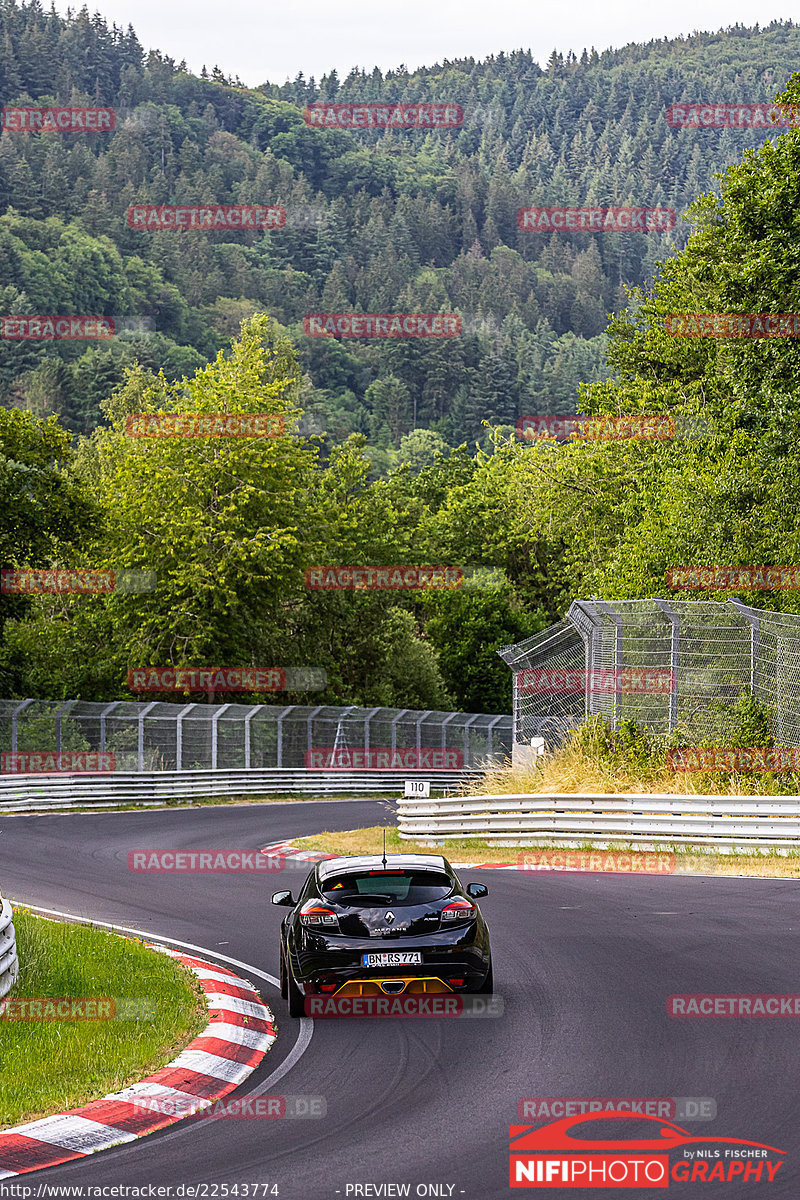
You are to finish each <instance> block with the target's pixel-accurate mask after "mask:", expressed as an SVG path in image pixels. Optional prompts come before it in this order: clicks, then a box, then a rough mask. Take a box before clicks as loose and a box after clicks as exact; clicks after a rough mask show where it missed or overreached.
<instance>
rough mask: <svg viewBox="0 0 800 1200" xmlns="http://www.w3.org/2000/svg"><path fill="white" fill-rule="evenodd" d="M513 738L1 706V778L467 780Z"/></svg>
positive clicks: (477, 725)
mask: <svg viewBox="0 0 800 1200" xmlns="http://www.w3.org/2000/svg"><path fill="white" fill-rule="evenodd" d="M511 733H512V722H511V717H510V716H509V715H506V714H499V715H496V714H494V715H493V714H485V713H457V712H437V711H433V710H427V711H418V710H413V709H404V708H359V707H357V706H355V705H349V706H347V707H332V706H329V705H317V706H301V705H286V706H280V705H269V704H254V705H247V704H205V703H195V704H170V703H167V702H164V701H154V702H151V703H138V702H135V701H128V700H116V701H111V702H109V703H100V702H98V703H95V702H90V701H83V700H65V701H56V700H33V699H29V700H0V752H2V759H1V760H0V761H1V762H2V767H1V768H0V770H1V771H2V773H3V774H27V773H36V772H44V773H47V772H48V770H49V771H51V772H57V773H59V774H68V773H82V772H84V771H99V772H101V773H102V772H103V771H112V770H113V771H114V772H124V773H128V774H130V773H145V772H162V771H163V772H170V771H172V772H174V771H184V772H185V771H231V770H241V769H243V770H263V769H269V768H277V769H282V770H293V771H296V770H298V769H302V770H315V771H326V770H332V771H336V770H339V771H344V770H348V769H349V770H355V771H359V770H364V771H367V770H371V769H372V770H378V771H397V772H399V773H403V772H407V771H421V772H425V771H428V772H441V771H442V770H446V771H459V770H472V769H476V768H478V767H480V766H481V765H482V764H483V763H484V762H486V761H488V760H500V759H504V758H506V757H509V756H510V754H511Z"/></svg>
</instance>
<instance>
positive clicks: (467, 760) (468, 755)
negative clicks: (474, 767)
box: [461, 713, 481, 767]
mask: <svg viewBox="0 0 800 1200" xmlns="http://www.w3.org/2000/svg"><path fill="white" fill-rule="evenodd" d="M480 715H481V714H480V713H475V714H474V715H473V716H471V717H470V719H469V720H468V721H465V722H464V761H463V763H462V764H461V765H462V767H466V766H467V763H470V764H471V763H472V755H471V753H470V749H469V727H470V725H471V724H472V723H473V721H477V719H478V717H479V716H480Z"/></svg>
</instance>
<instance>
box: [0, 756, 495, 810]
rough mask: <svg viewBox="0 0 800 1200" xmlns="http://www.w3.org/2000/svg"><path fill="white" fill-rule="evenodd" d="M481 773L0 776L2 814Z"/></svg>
mask: <svg viewBox="0 0 800 1200" xmlns="http://www.w3.org/2000/svg"><path fill="white" fill-rule="evenodd" d="M478 774H479V772H478V771H415V772H412V773H405V774H404V773H403V772H402V771H310V770H305V769H298V770H290V769H283V768H277V767H275V768H269V769H263V770H258V769H256V770H250V771H246V770H237V771H152V772H143V773H141V774H140V773H131V774H123V773H122V772H114V773H113V774H108V775H0V812H3V813H9V812H45V811H49V810H50V809H61V808H106V807H110V806H112V805H118V804H142V805H154V804H164V803H165V802H166V801H168V800H192V799H195V798H203V797H207V796H228V797H231V796H293V795H301V796H309V795H310V796H350V795H356V796H357V795H376V794H377V795H383V796H392V797H394V796H398V795H402V792H403V787H404V783H405V780H406V779H407V778H411V779H417V778H418V779H425V780H428V781H430V784H431V787H433V788H435V789H436V790H437V791H439V790H441V791H444V790H446V789H448V788H456V787H458V785H459V784H460V783H463V782H464V781H465V780H466V779H469V778H470V777H475V778H477V776H478Z"/></svg>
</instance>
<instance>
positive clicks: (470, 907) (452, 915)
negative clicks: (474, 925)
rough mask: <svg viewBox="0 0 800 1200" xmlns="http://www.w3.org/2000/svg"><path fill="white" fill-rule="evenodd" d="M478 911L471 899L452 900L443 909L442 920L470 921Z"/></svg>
mask: <svg viewBox="0 0 800 1200" xmlns="http://www.w3.org/2000/svg"><path fill="white" fill-rule="evenodd" d="M477 911H478V910H477V909H476V907H475V905H474V904H470V902H469V900H451V901H450V903H449V904H446V905H445V906H444V908H443V909H442V920H443V921H469V920H470V918H471V917H474V916H475V914H476V912H477Z"/></svg>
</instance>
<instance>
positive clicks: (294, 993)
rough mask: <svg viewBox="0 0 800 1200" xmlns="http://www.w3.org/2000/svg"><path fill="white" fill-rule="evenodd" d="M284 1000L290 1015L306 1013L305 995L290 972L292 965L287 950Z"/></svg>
mask: <svg viewBox="0 0 800 1200" xmlns="http://www.w3.org/2000/svg"><path fill="white" fill-rule="evenodd" d="M286 1000H287V1003H288V1005H289V1016H290V1017H304V1016H305V1015H306V1010H305V1007H304V1001H305V996H304V995H303V993H302V992H301V991H300V988H299V987H298V986H297V984H296V982H295V978H294V975H293V974H292V965H291V962H290V961H289V952H288V950H287V952H286Z"/></svg>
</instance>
